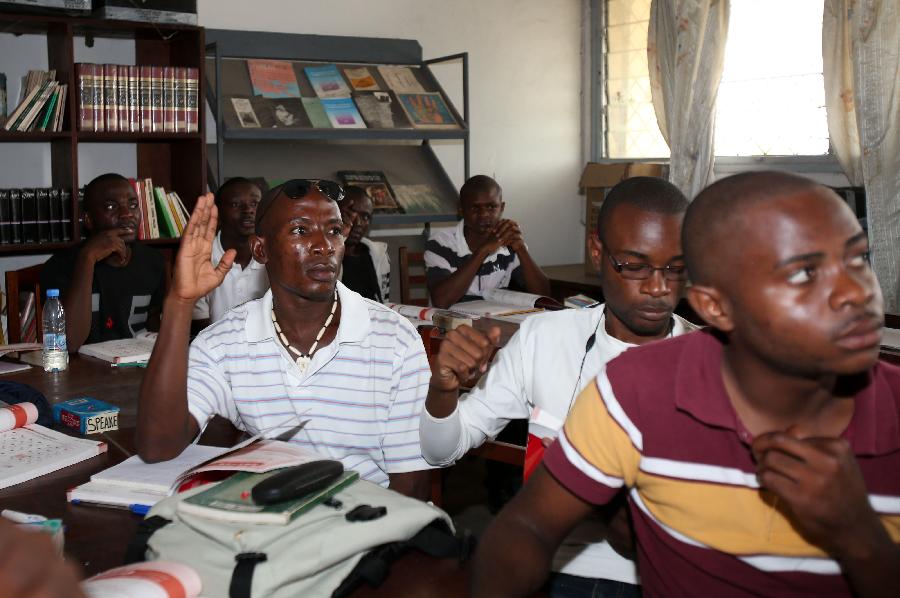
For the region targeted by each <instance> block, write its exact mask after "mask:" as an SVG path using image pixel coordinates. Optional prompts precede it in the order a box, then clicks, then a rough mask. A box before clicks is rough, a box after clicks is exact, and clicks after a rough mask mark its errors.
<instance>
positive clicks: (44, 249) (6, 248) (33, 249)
mask: <svg viewBox="0 0 900 598" xmlns="http://www.w3.org/2000/svg"><path fill="white" fill-rule="evenodd" d="M74 245H75V243H74V242H72V241H66V242H64V243H3V244H2V245H0V254H8V253H52V252H54V251H57V250H59V249H65V248H66V247H72V246H74Z"/></svg>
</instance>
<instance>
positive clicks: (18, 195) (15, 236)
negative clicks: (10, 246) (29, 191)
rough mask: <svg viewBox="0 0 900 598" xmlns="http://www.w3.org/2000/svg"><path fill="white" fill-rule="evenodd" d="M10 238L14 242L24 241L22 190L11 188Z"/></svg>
mask: <svg viewBox="0 0 900 598" xmlns="http://www.w3.org/2000/svg"><path fill="white" fill-rule="evenodd" d="M9 223H10V238H11V240H12V242H13V243H21V242H22V190H21V189H10V190H9Z"/></svg>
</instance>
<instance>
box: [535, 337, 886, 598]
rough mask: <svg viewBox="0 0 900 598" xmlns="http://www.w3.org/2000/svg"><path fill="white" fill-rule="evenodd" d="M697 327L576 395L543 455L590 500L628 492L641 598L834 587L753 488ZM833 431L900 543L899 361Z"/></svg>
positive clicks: (834, 578)
mask: <svg viewBox="0 0 900 598" xmlns="http://www.w3.org/2000/svg"><path fill="white" fill-rule="evenodd" d="M721 361H722V346H721V343H720V341H719V340H717V339H716V337H715V336H714V335H713V334H712V333H710V332H708V331H698V332H695V333H692V334H688V335H685V336H681V337H678V338H675V339H672V340H667V341H663V342H658V343H652V344H650V345H646V346H644V347H639V348H635V349H631V350H629V351H627V352H626V353H624V354H623V355H622V356H620V357H618V358H617V359H615V360H613V361H611V362H610V363H609V364H608V365H607V367H606V368H605V369H604V370H603V371H601V373H600V375H599V376H598V377H597V378H596V380H595V381H594V383H592V384H589V385H588V387H587V388H586V389H585V390H584V391H583V392H582V393H581V396H580V397H579V399H578V402H577V403H576V405H575V408H574V409H573V410H572V411H571V413H570V414H569V418H568V419H567V420H566V425H565V428H564V431H563V433H562V434H560V437H559V441H558V442H556V443H554V445H553V446H552V447H551V448H550V449H549V450H548V452H547V455H546V456H545V458H544V464H545V465H546V467H547V468H548V469H549V471H550V472H551V473H552V474H553V476H554V477H555V478H556V479H557V480H559V482H560V483H562V484H563V485H564V486H565V487H566V488H568V489H569V490H570V491H571V492H573V493H574V494H575V495H577V496H579V497H581V498H582V499H583V500H586V501H588V502H591V503H595V504H603V503H606V502H607V501H609V500H610V499H611V498H612V497H613V495H615V494H616V493H617V492H618V491H619V490H620V489H621V488H622V487H627V488H628V491H629V495H630V503H631V510H632V515H633V518H634V524H635V533H636V534H637V538H638V544H639V549H638V564H639V571H640V575H641V580H642V583H643V586H644V592H645V595H647V596H679V595H690V596H709V597H712V596H750V595H753V596H760V595H762V596H787V595H790V596H797V595H809V596H846V595H849V594H850V589H849V586H848V585H847V582H846V580H845V579H844V577H843V576H842V575H841V570H840V567H839V566H838V564H837V563H836V562H835V561H834V560H832V559H831V558H830V557H829V555H827V554H825V553H824V552H823V551H822V550H821V549H820V548H818V547H817V546H815V545H812V544H809V543H808V542H807V541H806V540H804V539H803V538H802V537H801V536H800V535H799V534H798V533H797V531H796V530H795V529H794V528H793V527H792V526H791V522H790V521H789V519H787V518H786V517H785V516H784V515H783V512H782V511H781V510H779V509H778V504H777V501H776V500H774V499H773V495H772V494H771V493H769V492H766V491H762V490H760V487H759V482H758V481H757V479H756V473H755V471H756V467H755V465H754V462H753V457H752V454H751V451H750V442H751V441H752V438H751V437H750V434H749V433H748V432H747V431H746V429H745V428H744V427H743V425H742V424H741V423H740V421H739V420H738V418H737V415H736V414H735V411H734V409H733V408H732V406H731V403H730V402H729V400H728V397H727V395H726V393H725V387H724V385H723V382H722V375H721ZM854 400H855V401H856V405H855V409H854V414H853V418H852V420H851V422H850V425H849V427H848V428H847V430H846V431H845V432H844V434H843V437H844V438H845V439H846V440H847V441H848V442H849V443H850V445H851V446H852V448H853V451H854V453H855V455H856V459H857V461H858V462H859V466H860V469H861V470H862V473H863V477H864V478H865V482H866V487H867V489H868V491H869V501H870V503H871V505H872V507H873V508H874V509H875V511H876V512H877V513H878V514H879V515H880V517H881V519H882V521H883V523H884V525H885V528H886V529H887V530H888V533H889V534H890V536H891V537H892V538H893V540H894V541H895V542H898V543H900V368H897V367H896V366H893V365H889V364H886V363H878V364H877V365H876V366H875V367H874V368H873V369H872V371H871V373H870V377H869V384H868V385H867V386H866V387H865V389H863V390H862V391H861V392H860V393H859V394H858V395H856V397H855V398H854Z"/></svg>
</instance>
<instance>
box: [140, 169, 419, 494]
mask: <svg viewBox="0 0 900 598" xmlns="http://www.w3.org/2000/svg"><path fill="white" fill-rule="evenodd" d="M342 198H343V190H342V189H341V187H340V186H339V185H338V184H337V183H334V182H331V181H308V180H302V179H295V180H291V181H288V182H286V183H284V184H282V185H279V186H277V187H275V188H273V189H271V190H270V191H268V192H267V193H266V194H265V195H264V196H263V198H262V201H261V202H260V204H259V206H258V208H257V210H256V221H255V222H256V224H255V234H254V235H253V236H251V238H250V245H251V250H252V253H253V258H254V259H255V260H256V261H258V262H259V263H261V264H264V265H265V268H266V273H267V274H268V277H269V282H270V284H271V288H270V290H269V291H268V292H267V293H266V294H265V295H263V296H262V297H261V298H260V299H256V300H254V301H249V302H247V303H244V304H243V305H239V306H237V307H235V308H234V309H232V310H231V311H229V312H228V313H226V314H225V315H224V316H223V317H222V318H221V319H220V320H219V321H218V322H216V323H215V324H213V325H211V326H210V327H208V328H207V329H205V330H204V331H203V332H201V333H200V334H199V335H198V336H197V338H196V339H195V340H194V341H193V343H191V344H190V350H188V333H189V328H190V319H191V311H192V309H193V306H194V303H195V302H196V300H197V299H198V298H200V297H202V296H204V295H206V294H208V293H209V292H210V291H211V290H212V289H214V288H215V287H216V286H217V285H219V284H221V282H222V280H223V279H224V278H225V276H226V274H227V273H228V271H229V269H230V268H231V267H232V264H233V262H234V259H235V251H234V250H233V249H229V250H227V251H226V252H225V253H224V255H223V256H222V259H221V260H220V261H219V263H218V264H217V265H213V263H212V261H211V259H210V252H211V249H212V245H213V238H214V236H215V229H216V220H217V210H216V207H215V205H213V199H212V196H211V195H206V196H203V197H200V198H199V199H198V200H197V205H196V207H195V208H194V212H193V214H192V215H191V220H190V222H189V224H188V227H187V229H186V231H185V233H184V235H183V238H182V242H181V247H180V248H179V251H178V256H177V258H176V266H175V272H174V276H173V282H172V285H171V288H170V290H169V293H168V295H167V297H166V300H165V318H163V324H162V327H161V330H160V334H159V338H158V339H157V342H156V346H155V348H154V351H153V354H152V356H151V358H150V362H149V364H148V366H147V373H146V375H145V376H144V382H143V384H142V386H141V392H140V399H139V403H138V425H137V434H136V439H135V442H136V445H137V449H138V454H139V455H140V456H141V457H142V458H143V459H144V460H145V461H148V462H155V461H162V460H166V459H172V458H174V457H176V456H177V455H178V454H180V453H181V451H183V450H184V448H185V447H186V446H187V445H188V444H189V443H190V442H192V441H193V440H194V439H195V438H197V436H198V434H199V433H200V431H201V430H202V429H203V428H204V427H205V426H206V424H207V422H209V420H210V419H211V418H212V417H213V416H214V415H219V416H222V417H225V418H227V419H229V420H230V421H231V422H232V423H233V424H234V425H235V426H236V427H237V428H238V429H240V430H242V431H244V432H246V433H248V434H257V433H262V434H263V435H264V436H265V437H268V438H272V437H277V436H279V435H281V434H283V433H285V432H288V431H290V430H291V429H292V428H294V427H295V426H296V425H297V424H299V423H301V422H304V421H306V424H305V426H304V427H303V429H302V430H300V431H298V432H296V434H294V435H293V436H292V437H291V438H290V441H291V442H294V443H297V444H300V445H302V446H305V447H308V448H310V449H312V450H314V451H315V452H317V453H319V454H321V455H323V456H326V457H329V458H332V459H338V460H340V461H341V462H343V464H344V467H345V468H346V469H348V470H354V471H357V472H358V473H359V475H360V477H361V478H362V479H365V480H369V481H371V482H374V483H377V484H380V485H382V486H389V487H390V488H391V489H394V490H397V491H398V492H401V493H403V494H406V495H409V496H414V497H416V498H425V497H426V496H427V494H428V489H429V485H428V476H427V472H426V471H425V470H426V469H428V468H429V465H428V463H426V462H425V460H424V459H423V458H422V454H421V448H420V444H419V431H418V427H417V426H416V422H417V421H418V418H419V415H420V413H421V411H422V408H423V404H424V400H425V395H426V393H427V386H428V379H429V376H430V370H429V367H428V360H427V358H426V355H425V350H424V347H423V346H422V340H421V338H420V337H419V335H418V333H417V332H416V330H415V328H413V326H412V325H411V324H410V323H409V322H408V321H407V320H406V319H405V318H403V317H402V316H400V315H399V314H397V313H396V312H394V311H392V310H390V309H388V308H387V307H385V306H383V305H381V304H379V303H375V302H374V301H370V300H368V299H365V298H363V297H361V296H360V295H359V294H357V293H355V292H353V291H351V290H350V289H348V288H347V287H345V286H344V285H343V284H341V283H340V282H339V281H338V270H339V268H340V265H341V258H342V256H343V253H344V237H343V234H344V230H345V229H344V223H343V222H342V220H341V213H340V210H339V208H338V203H339V201H340V200H341V199H342ZM307 420H308V421H307Z"/></svg>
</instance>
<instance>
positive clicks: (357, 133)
mask: <svg viewBox="0 0 900 598" xmlns="http://www.w3.org/2000/svg"><path fill="white" fill-rule="evenodd" d="M468 136H469V131H468V130H466V129H226V130H225V134H224V136H223V137H224V139H233V140H237V139H242V140H253V141H297V140H308V139H320V140H321V139H331V140H339V139H347V140H373V141H381V140H423V139H466V138H468Z"/></svg>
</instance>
